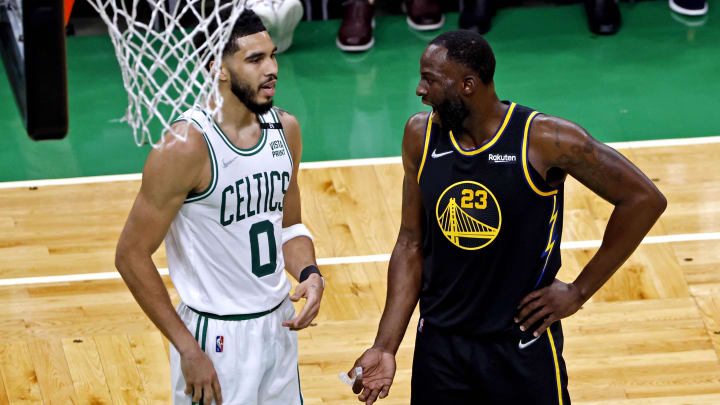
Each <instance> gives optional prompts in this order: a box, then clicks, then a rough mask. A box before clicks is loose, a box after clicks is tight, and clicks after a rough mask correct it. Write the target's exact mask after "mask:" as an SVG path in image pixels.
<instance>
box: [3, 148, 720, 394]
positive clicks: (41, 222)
mask: <svg viewBox="0 0 720 405" xmlns="http://www.w3.org/2000/svg"><path fill="white" fill-rule="evenodd" d="M621 152H622V153H624V154H625V155H626V156H628V157H629V158H630V159H631V160H633V161H634V162H635V163H636V164H637V165H638V166H639V167H640V168H641V169H642V170H643V171H645V172H646V173H647V174H648V175H649V176H650V177H651V178H653V179H654V180H655V181H656V182H657V184H658V186H659V187H660V189H661V190H662V191H663V192H664V193H665V195H666V196H667V198H668V200H669V206H668V209H667V211H666V213H665V214H664V216H663V217H662V218H661V219H660V221H659V222H658V224H657V225H656V226H655V227H654V229H653V230H652V232H651V235H652V236H655V237H659V236H667V235H669V237H668V238H667V239H668V240H664V239H661V240H658V239H654V240H649V241H648V242H652V243H646V244H643V245H642V246H641V247H640V248H639V249H638V251H637V252H636V253H635V254H634V255H633V256H632V257H631V258H630V260H629V261H628V262H627V263H626V264H625V266H623V267H622V268H621V269H620V270H619V271H618V273H617V274H616V275H615V276H614V277H613V278H612V279H611V280H610V282H608V284H607V285H606V286H605V287H603V288H602V289H601V290H600V291H599V292H598V293H597V294H596V295H595V296H594V297H593V298H592V299H591V300H590V302H588V303H587V304H586V305H585V306H584V307H583V309H582V310H580V311H579V312H578V313H577V314H576V315H575V316H573V317H571V318H569V319H567V320H565V321H564V329H565V339H566V343H565V359H566V362H567V367H568V372H569V378H570V385H569V389H570V393H571V396H572V399H573V402H574V403H576V404H608V405H609V404H718V403H720V362H719V361H718V355H719V354H720V254H719V252H720V239H719V238H718V237H717V235H716V236H713V235H710V236H709V237H706V238H705V239H706V240H699V239H703V238H702V237H701V236H702V235H701V234H705V235H706V236H707V234H708V233H715V232H720V203H718V201H720V180H718V177H717V173H718V171H719V170H720V164H719V163H718V162H720V144H718V143H715V144H704V145H689V146H675V147H652V148H633V149H623V150H621ZM401 178H402V169H401V167H400V165H398V164H388V165H376V166H357V167H338V168H325V169H305V170H302V171H301V173H300V185H301V190H302V195H303V215H304V222H305V223H306V224H307V225H308V227H309V228H310V229H311V230H312V232H313V233H314V235H315V236H316V247H317V255H318V257H320V258H329V257H343V256H358V255H372V254H385V253H389V252H390V251H391V249H392V246H393V243H394V240H395V238H396V233H397V229H398V227H399V214H400V197H401V196H400V182H401ZM138 187H139V183H138V182H134V181H128V182H114V183H96V184H83V185H68V186H48V187H39V188H37V189H28V188H16V189H6V190H1V195H2V197H1V199H0V281H4V280H6V279H12V278H18V277H39V276H53V275H69V274H86V273H104V272H113V271H114V266H113V255H114V246H115V243H116V240H117V237H118V235H119V232H120V230H121V227H122V225H123V223H124V220H125V217H126V216H127V213H128V211H129V208H130V206H131V204H132V200H133V198H134V196H135V194H136V192H137V190H138ZM565 202H566V210H565V229H564V239H563V241H564V242H565V246H564V247H563V251H562V252H563V263H564V266H563V269H562V270H561V272H560V278H561V279H563V280H565V281H569V280H572V279H573V277H574V276H575V275H576V274H577V273H578V272H579V270H580V269H581V268H582V266H583V265H584V264H585V263H586V262H587V260H588V259H589V258H590V257H591V255H592V254H593V253H594V250H595V249H594V248H587V247H579V248H578V247H575V245H573V243H569V242H578V241H589V240H599V239H601V237H602V232H603V229H604V224H605V222H606V221H607V218H608V215H609V213H610V212H611V206H610V205H609V204H608V203H606V202H605V201H603V200H601V199H599V198H598V197H596V196H594V195H592V194H591V193H589V192H588V191H586V190H584V189H583V188H582V187H581V186H579V185H578V184H577V183H576V182H574V181H573V180H569V181H568V185H567V195H566V200H565ZM680 234H690V235H689V236H685V237H683V238H681V237H675V235H680ZM155 259H156V263H157V265H158V266H159V267H166V260H165V256H164V250H163V249H161V250H160V251H159V252H158V253H156V255H155ZM386 267H387V262H367V263H356V264H340V265H332V266H324V267H323V272H324V274H325V276H326V278H327V282H328V283H327V289H326V292H325V297H324V300H323V304H322V308H321V312H320V315H319V316H318V318H317V326H315V327H311V328H308V329H307V330H305V331H302V332H300V334H299V341H300V373H301V378H302V386H303V393H304V395H305V403H306V404H309V405H311V404H350V403H356V402H357V401H356V400H355V399H354V397H353V395H352V393H350V391H349V389H346V388H347V387H345V386H343V385H342V384H341V383H340V382H339V380H338V379H337V373H338V372H340V371H346V370H348V369H349V368H350V366H351V365H352V362H353V361H354V359H355V358H356V357H357V356H358V355H359V354H360V353H361V352H362V351H363V350H364V349H365V348H367V347H368V346H369V345H370V344H371V342H372V340H373V338H374V335H375V330H376V327H377V323H378V320H379V316H380V312H381V309H382V307H383V304H384V299H385V287H386V282H385V274H386ZM165 280H166V284H167V285H168V288H169V289H170V292H171V297H172V298H173V300H174V302H177V300H178V297H177V294H176V292H175V290H174V289H173V287H172V285H171V283H170V281H169V279H168V278H167V277H165ZM0 308H2V309H3V310H2V311H0V375H1V377H2V378H0V405H1V404H8V403H10V404H142V403H156V404H166V403H170V399H169V374H170V371H169V363H168V348H167V343H166V341H165V340H164V339H163V338H162V336H161V335H160V334H159V332H157V330H156V328H155V327H154V326H153V325H152V324H151V323H150V322H149V321H148V319H147V318H146V317H145V315H144V314H143V313H142V311H141V310H140V309H139V307H138V306H137V304H136V303H135V301H134V299H133V297H132V296H131V294H130V293H129V291H128V290H127V288H126V287H125V285H124V284H123V282H122V281H121V280H120V279H118V278H114V279H108V280H95V281H73V282H60V283H44V284H22V285H13V286H2V287H0ZM416 322H417V315H415V317H414V318H413V320H412V321H411V323H410V327H409V328H408V332H407V334H406V337H405V340H404V342H403V345H402V346H401V349H400V351H399V353H398V373H397V377H396V380H395V384H394V386H393V388H392V390H391V394H390V396H389V397H388V398H387V399H385V400H383V401H381V402H380V403H381V404H382V403H384V404H407V403H409V382H410V365H411V359H412V350H413V344H414V330H415V324H416Z"/></svg>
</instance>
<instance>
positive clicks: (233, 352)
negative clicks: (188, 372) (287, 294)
mask: <svg viewBox="0 0 720 405" xmlns="http://www.w3.org/2000/svg"><path fill="white" fill-rule="evenodd" d="M177 313H178V315H180V318H181V319H182V320H183V322H185V325H186V326H187V328H188V330H190V333H193V334H194V336H195V339H196V340H197V341H198V343H199V344H200V347H201V348H202V349H203V350H204V351H205V353H206V354H207V355H208V357H210V360H212V362H213V365H214V366H215V371H216V372H217V375H218V380H219V382H220V389H221V390H222V397H223V404H224V405H302V403H303V398H302V392H301V391H300V375H299V370H298V343H297V332H294V331H291V330H290V329H288V328H286V327H284V326H282V322H283V321H286V320H290V319H292V318H293V317H294V316H295V308H294V307H293V305H292V302H291V301H290V299H289V298H285V300H284V301H283V302H282V303H280V304H279V305H278V307H276V309H275V310H273V311H272V312H269V313H263V314H254V315H229V316H217V315H213V314H207V313H202V312H196V311H195V310H193V309H191V308H190V307H188V306H187V305H185V304H183V303H182V302H181V303H180V305H178V307H177ZM170 369H171V379H172V392H173V403H174V404H175V405H191V404H192V396H190V395H185V378H184V377H183V374H182V370H181V368H180V354H179V353H178V351H177V350H176V349H175V347H174V346H173V345H172V344H171V345H170ZM213 404H215V401H214V400H213Z"/></svg>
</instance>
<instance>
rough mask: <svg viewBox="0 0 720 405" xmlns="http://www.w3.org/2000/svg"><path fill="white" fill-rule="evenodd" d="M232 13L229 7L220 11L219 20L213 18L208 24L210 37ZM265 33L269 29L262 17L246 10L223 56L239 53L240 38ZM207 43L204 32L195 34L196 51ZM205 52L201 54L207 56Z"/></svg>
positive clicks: (233, 29)
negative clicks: (238, 41)
mask: <svg viewBox="0 0 720 405" xmlns="http://www.w3.org/2000/svg"><path fill="white" fill-rule="evenodd" d="M231 12H232V9H230V7H227V8H225V9H224V10H222V11H220V12H219V13H218V16H217V18H213V19H212V20H210V22H209V23H208V26H207V33H208V34H209V35H213V33H215V31H217V30H218V26H219V21H225V20H227V19H229V18H230V13H231ZM263 31H267V28H265V24H263V22H262V20H261V19H260V17H258V16H257V14H255V12H254V11H252V10H251V9H249V8H246V9H245V10H243V12H242V13H240V15H239V16H238V18H237V20H235V25H233V27H232V31H231V33H230V38H229V39H228V42H227V44H225V48H223V52H222V55H223V56H226V55H230V54H233V53H235V52H237V51H238V46H237V41H236V40H237V39H238V38H242V37H245V36H248V35H252V34H257V33H258V32H263ZM207 41H208V37H207V35H205V32H204V31H202V30H199V31H198V33H197V34H195V36H194V37H193V45H195V49H201V48H202V47H203V45H206V42H207ZM205 52H207V50H205V51H204V52H201V54H205ZM208 64H209V62H208Z"/></svg>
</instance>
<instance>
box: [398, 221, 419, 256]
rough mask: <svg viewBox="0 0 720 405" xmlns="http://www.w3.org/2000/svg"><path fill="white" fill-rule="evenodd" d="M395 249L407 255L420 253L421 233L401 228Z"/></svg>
mask: <svg viewBox="0 0 720 405" xmlns="http://www.w3.org/2000/svg"><path fill="white" fill-rule="evenodd" d="M395 248H396V249H400V250H402V251H404V252H407V253H417V252H421V251H422V233H421V232H420V231H418V230H412V229H408V228H406V227H401V228H400V232H399V233H398V239H397V242H396V243H395Z"/></svg>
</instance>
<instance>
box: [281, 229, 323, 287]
mask: <svg viewBox="0 0 720 405" xmlns="http://www.w3.org/2000/svg"><path fill="white" fill-rule="evenodd" d="M282 249H283V257H284V259H285V269H287V271H288V273H290V275H292V276H293V278H295V280H298V281H300V272H301V271H302V270H303V269H304V268H306V267H307V266H311V265H316V261H315V246H314V245H313V241H312V239H310V238H308V237H305V236H298V237H295V238H292V239H290V240H289V241H287V242H285V243H284V244H283V248H282Z"/></svg>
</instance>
